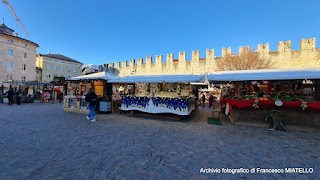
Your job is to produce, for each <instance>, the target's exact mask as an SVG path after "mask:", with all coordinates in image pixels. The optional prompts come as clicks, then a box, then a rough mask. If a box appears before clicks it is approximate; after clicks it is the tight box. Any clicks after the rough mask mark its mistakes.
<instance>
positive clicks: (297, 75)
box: [208, 68, 320, 81]
mask: <svg viewBox="0 0 320 180" xmlns="http://www.w3.org/2000/svg"><path fill="white" fill-rule="evenodd" d="M294 79H320V68H306V69H263V70H241V71H219V72H214V73H209V74H208V80H209V81H250V80H294Z"/></svg>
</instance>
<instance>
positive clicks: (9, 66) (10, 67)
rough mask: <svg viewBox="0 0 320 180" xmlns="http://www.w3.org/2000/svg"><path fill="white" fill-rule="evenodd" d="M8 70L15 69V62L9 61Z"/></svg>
mask: <svg viewBox="0 0 320 180" xmlns="http://www.w3.org/2000/svg"><path fill="white" fill-rule="evenodd" d="M7 70H13V62H7Z"/></svg>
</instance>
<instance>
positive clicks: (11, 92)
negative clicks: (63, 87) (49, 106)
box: [4, 88, 63, 105]
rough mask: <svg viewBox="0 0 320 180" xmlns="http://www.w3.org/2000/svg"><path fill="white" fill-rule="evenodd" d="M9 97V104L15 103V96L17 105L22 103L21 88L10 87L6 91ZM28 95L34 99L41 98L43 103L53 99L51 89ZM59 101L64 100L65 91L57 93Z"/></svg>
mask: <svg viewBox="0 0 320 180" xmlns="http://www.w3.org/2000/svg"><path fill="white" fill-rule="evenodd" d="M4 95H6V96H7V97H8V105H12V104H13V100H14V97H15V100H16V103H17V105H21V96H22V92H21V90H20V89H18V90H17V91H16V92H14V90H13V89H12V88H10V89H9V90H8V91H7V92H5V93H4ZM28 97H29V98H31V99H33V100H35V99H36V100H39V101H40V102H43V103H49V102H50V100H51V99H52V96H51V94H50V92H49V91H43V92H42V91H40V92H35V93H34V94H33V95H31V94H28ZM57 101H59V102H60V103H61V102H62V101H63V92H61V91H59V92H58V93H57Z"/></svg>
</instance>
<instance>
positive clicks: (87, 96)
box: [84, 94, 90, 102]
mask: <svg viewBox="0 0 320 180" xmlns="http://www.w3.org/2000/svg"><path fill="white" fill-rule="evenodd" d="M84 100H85V101H86V102H89V101H90V97H89V94H87V95H86V97H85V98H84Z"/></svg>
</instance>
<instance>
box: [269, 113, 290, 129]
mask: <svg viewBox="0 0 320 180" xmlns="http://www.w3.org/2000/svg"><path fill="white" fill-rule="evenodd" d="M264 120H265V122H266V123H267V124H268V125H269V127H270V128H272V129H270V130H280V131H287V129H286V128H285V127H284V124H283V122H282V112H281V111H279V110H276V109H273V110H271V111H270V113H269V114H268V115H267V116H266V117H265V119H264Z"/></svg>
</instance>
